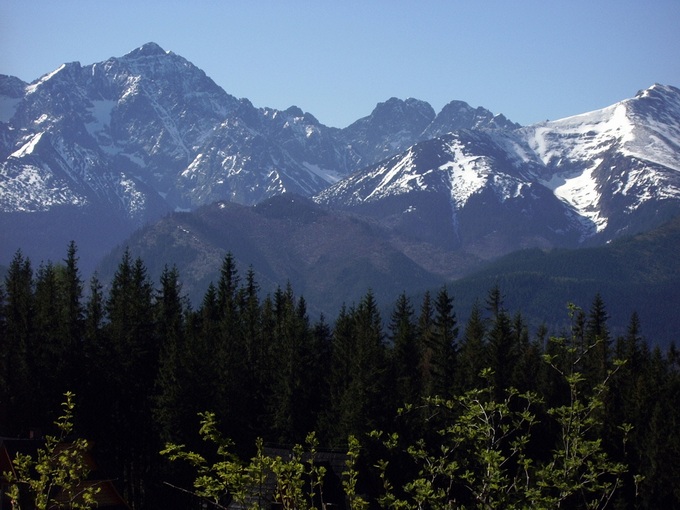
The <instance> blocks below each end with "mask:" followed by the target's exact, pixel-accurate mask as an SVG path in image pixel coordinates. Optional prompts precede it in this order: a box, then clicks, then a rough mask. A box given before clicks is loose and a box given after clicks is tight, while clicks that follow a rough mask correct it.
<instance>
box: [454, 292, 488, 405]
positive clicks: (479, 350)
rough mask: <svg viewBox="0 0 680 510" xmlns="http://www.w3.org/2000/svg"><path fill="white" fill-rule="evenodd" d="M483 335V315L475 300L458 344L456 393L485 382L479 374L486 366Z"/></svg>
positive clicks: (477, 386)
mask: <svg viewBox="0 0 680 510" xmlns="http://www.w3.org/2000/svg"><path fill="white" fill-rule="evenodd" d="M485 337H486V327H485V325H484V317H483V315H482V311H481V309H480V307H479V303H478V302H477V301H475V303H474V304H473V305H472V310H471V311H470V317H469V318H468V321H467V323H466V325H465V331H464V333H463V338H462V341H461V344H460V352H459V356H458V370H457V372H456V376H457V377H456V379H457V381H458V382H457V390H458V391H457V392H456V394H462V393H464V392H466V391H468V390H471V389H473V388H475V389H478V388H481V387H482V386H483V385H484V384H486V381H485V380H484V378H482V377H481V376H480V374H481V372H482V370H483V369H485V368H488V361H487V353H486V345H485Z"/></svg>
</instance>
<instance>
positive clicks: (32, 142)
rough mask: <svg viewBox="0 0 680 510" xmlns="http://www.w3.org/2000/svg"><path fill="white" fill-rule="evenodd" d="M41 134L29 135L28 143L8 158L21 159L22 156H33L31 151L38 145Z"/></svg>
mask: <svg viewBox="0 0 680 510" xmlns="http://www.w3.org/2000/svg"><path fill="white" fill-rule="evenodd" d="M42 136H43V133H42V131H41V132H40V133H37V134H35V135H29V137H28V141H27V142H26V143H24V145H22V146H21V148H20V149H19V150H17V151H14V152H13V153H12V154H11V155H10V157H12V158H23V157H24V156H28V155H29V154H33V151H34V150H35V146H36V145H38V142H39V141H40V139H41V138H42Z"/></svg>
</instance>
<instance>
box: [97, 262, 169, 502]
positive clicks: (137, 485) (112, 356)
mask: <svg viewBox="0 0 680 510" xmlns="http://www.w3.org/2000/svg"><path fill="white" fill-rule="evenodd" d="M152 295H153V288H152V285H151V283H150V281H149V279H148V277H147V272H146V267H145V266H144V263H143V262H142V260H141V259H139V258H137V259H136V260H135V261H134V262H133V261H132V257H131V255H130V252H129V250H126V251H125V253H124V255H123V259H122V261H121V262H120V264H119V265H118V270H117V271H116V274H115V275H114V277H113V280H112V282H111V291H110V293H109V297H108V299H107V301H106V307H105V310H106V316H107V318H108V322H107V324H106V328H105V333H106V342H107V346H106V349H107V351H108V353H109V356H108V358H107V364H106V366H105V367H102V368H103V369H107V368H108V370H107V373H106V375H107V378H108V381H107V382H108V387H107V389H108V391H107V392H106V393H105V394H104V395H105V396H106V398H107V400H108V405H109V413H108V417H107V423H106V427H105V437H107V438H114V441H113V442H112V443H113V444H114V445H116V447H117V451H114V452H111V453H112V456H113V458H114V459H115V460H116V464H117V469H118V470H119V479H120V480H121V484H122V488H123V494H124V497H126V499H127V500H128V501H130V502H132V504H133V505H134V506H135V507H139V506H141V505H142V504H143V502H144V498H145V494H144V490H143V481H144V477H145V476H148V475H149V468H150V465H151V464H150V463H151V457H152V456H155V451H154V449H155V445H156V443H155V442H154V441H153V438H152V436H150V434H151V432H152V430H153V426H152V415H151V409H152V401H151V395H152V391H153V387H154V384H153V383H154V380H155V378H156V371H157V363H158V340H157V338H156V335H155V323H154V314H153V302H152Z"/></svg>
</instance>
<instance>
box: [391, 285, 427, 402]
mask: <svg viewBox="0 0 680 510" xmlns="http://www.w3.org/2000/svg"><path fill="white" fill-rule="evenodd" d="M413 315H414V311H413V307H412V306H411V302H410V301H409V299H408V297H407V296H406V294H405V293H402V294H400V295H399V298H398V299H397V302H396V303H395V305H394V310H393V311H392V317H391V321H390V325H389V330H390V340H391V342H392V351H391V365H392V369H391V373H390V377H391V379H392V381H393V384H394V392H393V393H394V395H395V402H393V404H394V405H396V406H400V405H403V404H404V403H414V402H416V401H417V399H418V397H419V396H420V394H421V388H420V377H419V372H418V363H419V360H420V359H421V350H422V349H421V346H420V345H419V344H418V337H417V331H416V324H415V322H414V319H413Z"/></svg>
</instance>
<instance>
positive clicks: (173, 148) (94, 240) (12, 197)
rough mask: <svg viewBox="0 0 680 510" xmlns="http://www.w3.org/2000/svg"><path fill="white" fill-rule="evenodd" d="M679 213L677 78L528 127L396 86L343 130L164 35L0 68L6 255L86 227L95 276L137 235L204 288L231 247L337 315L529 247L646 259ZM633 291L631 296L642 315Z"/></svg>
mask: <svg viewBox="0 0 680 510" xmlns="http://www.w3.org/2000/svg"><path fill="white" fill-rule="evenodd" d="M677 216H680V89H677V88H675V87H672V86H667V85H659V84H655V85H652V86H651V87H649V88H648V89H646V90H642V91H640V92H638V93H637V94H636V95H635V96H634V97H632V98H630V99H627V100H624V101H622V102H620V103H617V104H614V105H611V106H608V107H605V108H603V109H601V110H597V111H593V112H589V113H584V114H582V115H577V116H574V117H569V118H566V119H560V120H554V121H546V122H542V123H540V124H535V125H531V126H520V125H518V124H515V123H513V122H511V121H510V120H508V119H507V118H505V117H504V116H503V115H494V114H493V113H491V112H489V111H488V110H486V109H484V108H481V107H480V108H474V107H471V106H469V105H468V104H466V103H464V102H462V101H452V102H451V103H449V104H447V105H446V106H445V107H444V108H443V109H442V110H441V111H440V112H438V113H437V112H435V111H434V109H433V108H432V107H431V106H430V105H429V104H428V103H426V102H424V101H420V100H416V99H406V100H401V99H396V98H391V99H388V100H387V101H385V102H384V103H380V104H378V105H377V106H376V108H375V109H374V110H373V112H371V114H370V115H368V116H366V117H364V118H361V119H359V120H357V121H356V122H354V123H352V124H351V125H349V126H348V127H345V128H343V129H339V128H334V127H327V126H324V125H322V124H321V123H319V122H318V121H317V120H316V119H315V117H314V116H313V115H311V114H310V113H306V112H303V111H302V110H301V109H300V108H298V107H295V106H293V107H290V108H288V109H287V110H285V111H279V110H275V109H272V108H258V107H255V106H253V105H252V104H251V103H250V102H249V101H248V100H247V99H237V98H235V97H233V96H231V95H229V94H228V93H226V92H225V91H224V90H222V89H221V88H220V87H219V86H217V85H216V84H215V83H214V82H213V81H212V80H211V79H210V78H209V77H207V76H206V74H205V73H204V72H203V71H201V70H200V69H198V68H196V67H195V66H194V65H192V64H191V63H190V62H188V61H187V60H185V59H184V58H182V57H180V56H178V55H176V54H174V53H172V52H168V51H165V50H163V49H162V48H160V47H159V46H158V45H156V44H154V43H149V44H146V45H144V46H142V47H140V48H138V49H136V50H134V51H132V52H131V53H129V54H127V55H125V56H123V57H119V58H110V59H109V60H107V61H105V62H101V63H96V64H92V65H87V66H82V65H80V64H79V63H69V64H64V65H62V66H61V67H59V68H58V69H57V70H55V71H53V72H51V73H48V74H46V75H44V76H42V77H41V78H39V79H38V80H36V81H34V82H33V83H30V84H28V83H24V82H22V81H21V80H19V79H18V78H15V77H11V76H0V235H1V236H2V243H1V247H0V263H2V264H6V263H8V262H9V260H10V259H11V258H12V257H13V256H14V254H15V253H16V251H17V250H18V249H21V250H22V252H23V253H24V254H25V255H27V256H29V257H30V258H31V259H32V260H36V261H40V260H47V259H51V260H60V259H62V258H63V256H64V253H65V251H66V246H67V244H68V242H69V241H70V240H75V242H76V244H77V246H78V249H79V251H78V253H79V257H80V264H81V267H82V268H83V270H84V271H85V272H86V273H89V272H91V271H92V270H93V269H95V268H99V270H100V272H101V274H102V275H104V276H105V275H107V274H111V272H112V268H113V267H115V264H116V261H117V260H119V259H120V255H121V252H122V250H123V249H125V248H124V247H129V249H130V251H131V252H132V253H133V254H134V255H135V256H137V255H139V256H141V258H142V259H143V260H144V262H145V263H146V264H147V266H148V267H149V269H150V273H151V275H152V276H157V275H158V274H159V273H160V271H161V270H162V267H163V265H165V264H177V266H178V269H179V271H180V274H181V275H182V277H183V280H184V288H185V291H186V292H187V293H188V294H189V295H190V296H192V298H194V299H200V295H201V293H202V292H204V291H205V288H206V286H207V284H208V282H209V281H211V280H215V279H216V278H217V274H218V272H219V267H220V263H221V260H222V258H223V257H224V254H225V253H226V252H231V253H233V254H234V256H235V259H236V260H237V262H238V264H239V265H240V267H241V268H244V269H245V268H248V267H249V266H250V265H252V267H253V268H254V270H255V272H256V273H257V276H258V280H259V281H260V283H261V285H262V287H263V288H264V289H266V290H270V289H272V288H274V287H275V286H277V285H285V284H286V283H287V282H291V284H292V285H293V287H294V288H295V290H296V292H300V293H302V294H303V295H304V296H305V298H306V299H307V301H308V303H310V307H311V308H312V309H314V310H318V311H323V312H325V313H327V314H331V315H332V314H334V313H336V312H337V310H338V306H339V305H340V304H341V303H344V302H346V303H351V302H352V301H354V300H356V299H358V298H359V297H360V296H361V295H362V294H363V293H364V292H365V291H366V290H367V289H368V288H369V287H370V288H372V289H374V290H375V291H376V294H377V295H378V296H379V297H380V298H381V299H382V298H384V299H393V298H394V297H396V295H397V294H398V293H399V292H402V291H406V292H408V293H414V294H416V293H419V292H423V291H425V290H427V289H430V288H435V287H437V286H440V285H442V284H444V283H446V282H452V281H458V280H460V279H461V278H464V277H471V275H472V274H473V273H474V272H475V271H479V270H481V269H484V271H485V273H484V274H485V275H486V276H485V278H487V280H488V278H489V274H490V273H489V271H492V268H493V267H496V266H497V267H502V265H498V264H502V261H501V262H498V260H499V259H500V258H501V257H503V256H506V255H509V256H510V257H513V256H514V257H517V255H516V254H515V255H511V254H513V253H515V252H517V251H518V250H529V251H527V252H522V253H531V254H533V255H532V256H531V257H527V258H528V259H531V260H534V261H536V260H537V259H536V257H537V255H536V253H542V254H543V255H542V256H545V257H550V256H556V257H562V259H560V260H563V261H564V260H566V261H568V260H571V259H574V260H575V259H577V258H578V257H583V256H584V255H581V253H598V254H601V253H611V254H617V255H616V256H619V255H620V253H621V252H622V250H623V248H621V247H622V246H630V247H634V248H631V250H632V251H636V253H638V254H639V253H642V252H644V250H645V249H646V248H645V247H646V246H651V245H647V244H645V242H644V236H643V237H640V235H641V234H643V233H648V234H647V235H648V237H651V238H653V239H656V240H657V241H658V239H659V237H658V236H662V235H661V234H658V236H657V235H653V234H652V233H651V232H659V230H655V229H659V228H661V229H662V230H660V231H662V232H666V233H668V232H672V235H671V234H668V235H666V234H664V236H665V237H664V236H662V238H663V239H667V238H668V236H669V235H670V236H671V239H672V241H670V244H664V247H666V248H667V247H668V246H670V247H671V249H672V247H673V246H675V247H676V248H677V247H680V236H679V234H678V229H677V228H671V227H669V226H668V225H675V224H673V223H669V222H670V221H671V220H673V218H675V217H677ZM636 235H637V237H633V236H636ZM673 236H674V237H673ZM632 239H634V240H635V242H633V240H632ZM641 239H643V240H641ZM626 243H627V244H626ZM536 249H539V251H538V252H537V251H535V250H536ZM565 250H578V251H574V252H571V251H569V252H565ZM588 250H596V251H588ZM597 250H599V251H597ZM602 250H604V251H602ZM607 250H611V251H607ZM676 252H677V249H676ZM564 253H571V254H572V255H573V256H569V257H566V258H565V256H564ZM664 253H665V252H664ZM577 254H578V255H577ZM612 256H614V255H612ZM520 258H521V256H520ZM652 258H653V257H652ZM667 258H668V260H667V264H669V266H664V268H662V269H661V270H660V269H659V267H658V266H657V265H656V264H654V263H652V262H650V260H651V259H650V258H644V257H643V258H638V259H636V260H645V261H646V262H645V263H649V264H650V267H652V266H653V267H654V271H656V272H657V273H659V271H660V272H661V274H666V275H675V276H673V278H675V280H673V282H670V283H669V281H664V289H665V290H664V291H663V292H664V293H665V294H664V296H665V298H664V299H665V302H668V301H670V303H669V305H670V306H675V307H676V308H678V307H680V297H678V296H679V295H680V292H678V291H675V292H669V291H668V289H669V285H671V284H673V285H675V283H674V282H675V281H676V280H677V279H678V276H677V275H678V274H680V273H679V272H676V269H677V264H678V262H677V261H676V260H677V259H678V258H677V257H667ZM505 260H506V261H507V259H505ZM513 260H515V261H516V260H517V259H516V258H515V259H513ZM579 260H580V261H581V264H582V260H583V259H579ZM592 260H599V261H601V260H607V256H600V255H598V256H597V257H595V256H594V257H593V259H592ZM567 263H568V262H564V264H567ZM601 263H602V264H604V265H605V266H606V264H607V262H601ZM493 264H496V265H493ZM624 266H625V264H624ZM505 267H506V268H507V262H506V266H505ZM513 267H514V268H515V269H514V270H517V268H516V266H513ZM581 267H582V266H581ZM528 270H529V269H527V271H528ZM641 270H642V269H641V268H637V269H636V271H637V272H636V273H635V274H636V275H637V276H638V277H639V271H641ZM595 272H597V270H596V269H595ZM480 274H481V273H480ZM499 274H500V273H499ZM626 274H628V273H626ZM497 277H498V276H496V278H497ZM619 277H621V278H624V279H625V278H626V276H625V275H623V276H621V275H620V276H619ZM461 281H462V280H461ZM485 281H486V280H485ZM636 281H639V282H641V283H640V285H644V282H647V284H648V283H649V280H648V279H646V278H638V279H637V280H636ZM678 283H680V282H678ZM674 288H675V289H677V288H678V287H674ZM598 290H599V289H598V288H593V289H592V292H593V293H595V292H597V291H598ZM567 294H568V293H567ZM635 294H636V293H635V292H633V293H632V296H631V298H630V300H629V301H628V302H626V303H625V304H623V305H622V306H623V307H628V308H630V310H631V311H632V310H633V309H635V308H641V306H638V305H640V303H636V302H635ZM637 295H638V296H640V298H642V296H643V295H644V298H645V299H646V300H647V301H649V300H650V299H651V300H653V299H656V297H655V295H649V292H648V293H637ZM559 297H560V299H561V298H562V297H564V299H565V300H567V299H570V296H569V295H565V296H559ZM605 300H606V296H605ZM642 308H643V307H642ZM643 323H644V322H643Z"/></svg>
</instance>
